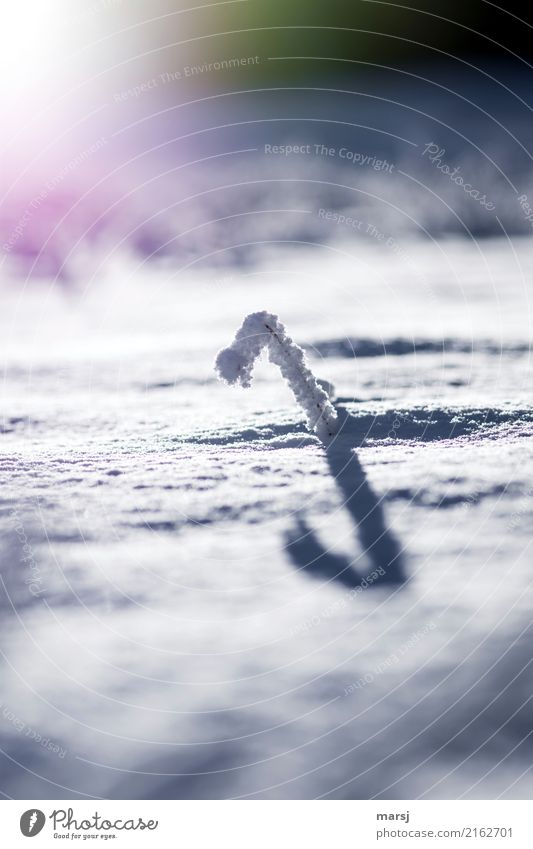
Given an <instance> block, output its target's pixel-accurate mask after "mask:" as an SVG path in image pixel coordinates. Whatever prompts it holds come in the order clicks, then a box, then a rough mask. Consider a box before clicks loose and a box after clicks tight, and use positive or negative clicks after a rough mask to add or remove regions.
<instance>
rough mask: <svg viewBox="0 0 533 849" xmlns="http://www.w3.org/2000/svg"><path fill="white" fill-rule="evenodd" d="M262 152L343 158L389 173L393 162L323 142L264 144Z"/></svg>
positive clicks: (361, 165)
mask: <svg viewBox="0 0 533 849" xmlns="http://www.w3.org/2000/svg"><path fill="white" fill-rule="evenodd" d="M264 152H265V154H266V155H267V156H284V157H289V156H318V157H321V158H326V159H335V158H337V159H343V160H346V161H347V162H350V163H351V165H358V166H360V167H361V168H372V169H373V170H374V171H385V172H387V173H389V174H391V173H392V171H393V169H394V164H393V163H391V162H389V161H388V160H387V159H380V158H379V157H377V156H374V155H371V154H367V153H361V152H360V151H357V150H350V148H348V147H330V146H329V145H325V144H265V146H264Z"/></svg>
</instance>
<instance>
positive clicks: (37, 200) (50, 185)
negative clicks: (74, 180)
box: [2, 136, 107, 253]
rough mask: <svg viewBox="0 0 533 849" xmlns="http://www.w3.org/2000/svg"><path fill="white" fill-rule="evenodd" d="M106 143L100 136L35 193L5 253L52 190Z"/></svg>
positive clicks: (22, 232)
mask: <svg viewBox="0 0 533 849" xmlns="http://www.w3.org/2000/svg"><path fill="white" fill-rule="evenodd" d="M106 144H107V139H106V138H104V137H103V136H102V137H100V138H99V139H97V140H96V141H95V142H94V144H92V145H91V146H90V147H88V148H86V149H85V150H82V151H81V153H78V154H77V156H74V157H73V158H72V159H71V160H70V161H69V162H67V164H66V165H65V166H64V167H63V168H62V169H61V170H60V171H58V172H57V174H54V176H53V177H51V178H50V179H49V180H47V181H46V183H45V184H44V186H43V188H42V189H41V191H40V192H39V194H37V195H35V196H34V197H33V198H32V200H31V201H30V202H29V204H28V205H27V207H26V209H25V210H24V212H23V213H22V215H21V216H20V218H19V220H18V221H17V224H16V225H15V227H14V228H13V229H12V231H11V233H10V234H9V236H8V238H7V240H6V241H5V242H4V244H3V245H2V249H3V250H4V251H5V253H10V252H11V250H12V249H13V248H14V247H15V245H16V244H17V242H18V241H19V240H20V239H21V237H22V236H23V235H24V231H25V229H26V227H27V226H28V224H29V223H30V221H31V219H32V218H33V216H34V215H35V213H36V212H37V210H38V209H39V208H40V207H41V206H42V204H43V203H44V201H45V200H46V199H47V198H48V197H49V195H51V194H52V192H54V191H55V189H57V187H58V186H59V185H61V183H62V182H63V181H64V180H65V179H66V178H67V177H68V176H69V174H72V172H73V171H75V170H76V169H77V168H79V166H80V165H82V164H83V163H84V162H86V160H87V159H89V158H90V157H91V156H93V154H95V153H96V152H97V151H99V150H101V149H102V148H103V147H105V145H106Z"/></svg>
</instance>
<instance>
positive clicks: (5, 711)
mask: <svg viewBox="0 0 533 849" xmlns="http://www.w3.org/2000/svg"><path fill="white" fill-rule="evenodd" d="M0 710H1V711H2V716H3V718H4V719H5V720H6V722H9V723H11V725H12V726H13V727H14V728H16V730H17V731H18V732H19V734H22V735H24V737H27V738H28V740H33V741H34V743H37V745H39V746H41V747H42V748H43V749H46V750H47V751H48V752H53V754H54V755H57V756H58V758H64V757H65V756H66V754H67V749H64V748H63V747H62V746H59V745H58V744H57V743H54V741H53V740H50V738H49V737H43V736H42V734H39V732H38V731H36V730H35V728H32V727H31V725H28V723H27V722H24V720H23V719H21V718H20V717H19V716H17V714H16V713H15V712H14V711H12V710H11V709H10V708H9V707H8V706H7V705H5V704H2V703H0Z"/></svg>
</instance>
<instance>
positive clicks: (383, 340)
mask: <svg viewBox="0 0 533 849" xmlns="http://www.w3.org/2000/svg"><path fill="white" fill-rule="evenodd" d="M407 247H408V252H409V255H410V256H411V257H416V262H417V267H418V269H419V271H420V274H421V275H422V276H423V279H424V280H425V281H427V285H426V286H422V285H421V283H420V281H419V279H418V278H417V279H414V278H413V275H412V273H411V271H410V269H408V268H406V267H405V266H404V265H403V263H402V261H401V259H399V258H398V257H397V256H395V255H391V254H390V253H387V252H386V251H384V250H383V249H381V248H380V247H379V246H378V245H376V246H373V245H368V246H366V247H365V246H363V245H360V246H358V249H357V251H355V250H353V251H352V250H351V248H350V246H349V245H348V244H346V245H342V246H338V247H337V248H335V249H334V250H333V249H331V248H330V247H318V246H315V247H313V246H308V247H307V248H301V249H300V250H299V251H298V253H297V255H295V253H294V248H293V246H292V245H291V246H290V251H289V250H288V249H287V252H284V250H283V248H281V249H280V250H279V251H278V252H275V253H273V254H271V255H269V256H264V257H263V259H262V262H261V264H260V265H258V266H255V267H252V268H248V269H241V270H238V269H235V270H234V272H233V273H232V277H231V279H226V280H224V281H223V282H222V283H221V282H220V280H219V279H218V278H215V277H213V276H212V275H211V274H209V273H208V272H207V271H202V272H200V271H198V272H197V273H196V274H193V273H192V272H190V273H187V274H181V275H179V276H178V277H176V276H175V274H174V269H173V268H170V267H169V268H168V269H166V268H165V267H164V266H161V267H159V268H158V267H154V266H152V267H151V268H150V269H147V268H143V267H141V268H139V269H135V268H132V267H131V266H129V265H124V267H122V268H119V269H116V270H115V272H114V274H113V275H112V277H110V278H108V279H106V280H103V281H100V282H96V281H94V282H93V283H92V285H87V288H86V291H85V292H84V293H81V292H80V293H79V294H77V295H76V294H68V293H66V292H65V291H63V290H61V289H58V288H55V287H52V286H46V285H45V284H43V286H41V287H38V286H35V287H33V288H32V287H27V288H26V289H25V291H24V292H21V291H20V290H19V289H17V288H16V287H14V286H13V285H12V283H11V281H8V280H5V281H3V282H2V293H1V294H2V304H3V310H2V314H1V316H0V322H1V328H0V330H1V335H2V341H3V364H4V375H3V382H2V388H1V404H2V411H3V416H2V419H1V420H0V424H1V425H2V428H1V432H0V481H1V484H2V490H1V496H0V532H1V536H0V546H1V552H0V554H1V563H2V573H1V579H2V583H1V585H0V590H1V595H0V598H1V605H2V632H3V633H2V648H3V654H4V658H5V664H4V671H3V678H2V696H1V702H2V704H1V705H0V717H1V722H0V738H1V740H0V745H1V748H2V751H3V753H4V754H3V755H2V756H1V757H2V772H3V776H4V778H3V790H4V792H5V793H6V794H8V795H9V796H13V797H15V798H21V799H23V798H24V799H27V798H45V799H46V798H58V799H60V798H65V797H66V796H67V797H69V798H94V797H112V798H137V797H139V798H145V797H156V798H181V797H185V798H212V797H223V798H229V797H231V798H236V797H244V798H309V797H326V798H344V797H348V798H358V797H360V798H369V797H377V798H387V799H391V798H392V799H394V798H398V799H404V798H413V797H419V796H420V797H422V798H457V797H464V798H495V797H498V796H502V797H510V798H530V797H531V794H532V792H533V786H532V776H531V770H530V763H531V757H530V744H529V741H530V739H531V738H530V737H528V735H530V734H531V732H532V730H533V724H532V719H531V710H530V694H531V685H532V681H531V663H530V659H531V625H530V622H531V605H532V595H531V554H530V550H529V548H530V541H531V532H532V530H533V509H532V503H533V502H532V500H531V486H532V485H531V480H532V476H533V457H532V453H531V444H532V443H531V439H532V436H533V406H532V404H531V398H532V390H533V377H532V371H531V359H530V353H529V347H530V339H531V316H530V306H529V304H530V299H531V280H532V279H533V278H532V274H531V272H532V271H533V250H532V247H531V244H530V241H529V240H527V239H515V240H514V241H513V243H512V245H510V244H509V243H508V242H507V241H506V240H505V241H504V240H498V239H494V240H486V241H484V242H479V243H476V244H469V243H468V242H466V241H465V240H460V239H456V240H454V239H449V240H447V241H445V242H441V243H431V244H426V243H422V242H418V241H413V242H412V243H409V244H408V245H407ZM487 269H489V271H487ZM324 280H328V281H329V283H328V288H327V297H325V294H324ZM265 292H268V305H269V309H271V310H272V311H274V312H275V313H276V314H278V315H279V316H281V317H282V318H283V321H284V322H286V326H287V327H288V328H290V332H291V334H292V335H293V336H294V338H295V339H296V340H297V341H298V343H299V345H301V346H302V348H303V349H304V350H305V352H306V357H307V358H308V362H309V364H310V367H311V368H312V371H313V373H314V374H316V375H317V378H320V379H324V380H327V381H329V382H331V383H334V384H335V387H336V391H337V397H336V400H335V402H334V407H335V410H336V413H337V415H338V417H339V428H338V433H337V435H336V437H335V438H334V439H333V440H332V442H331V445H329V446H326V445H324V443H323V442H322V441H321V440H320V439H319V438H318V437H317V435H316V434H315V433H311V432H310V431H309V428H308V426H307V419H306V416H305V415H304V414H302V412H301V410H300V409H299V407H298V406H297V405H295V404H294V399H293V397H292V393H291V391H290V389H289V387H288V385H287V383H286V382H285V381H284V380H280V374H279V371H278V368H277V367H274V366H273V365H272V363H268V362H258V361H256V363H255V367H254V386H253V391H249V392H242V393H238V394H235V395H233V394H232V390H231V389H230V388H228V386H226V385H224V384H222V383H221V382H220V381H218V380H217V378H216V376H215V374H214V372H213V368H212V364H213V358H214V356H215V353H216V351H217V350H219V349H221V348H223V346H225V345H227V344H228V340H230V339H231V338H232V335H233V333H234V331H235V328H237V327H239V325H240V324H241V322H242V319H243V316H245V315H247V314H249V313H254V312H257V310H259V309H262V307H263V305H264V303H265ZM354 354H355V355H354ZM227 373H228V374H230V375H231V374H233V375H234V374H235V371H233V373H232V372H230V371H228V372H227ZM30 586H32V588H33V589H32V590H30ZM37 735H40V737H41V739H42V740H44V739H48V740H49V741H50V743H51V744H52V745H53V746H57V747H60V751H65V752H66V754H65V755H64V757H59V756H57V755H55V754H54V752H52V751H51V750H47V749H45V748H44V747H43V746H42V745H40V744H39V742H38V741H37Z"/></svg>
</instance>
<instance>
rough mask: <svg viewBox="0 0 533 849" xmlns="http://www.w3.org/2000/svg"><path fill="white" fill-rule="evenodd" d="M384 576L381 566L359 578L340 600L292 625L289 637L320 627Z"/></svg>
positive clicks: (384, 572)
mask: <svg viewBox="0 0 533 849" xmlns="http://www.w3.org/2000/svg"><path fill="white" fill-rule="evenodd" d="M384 575H386V571H385V569H383V567H382V566H378V568H377V569H374V570H373V571H372V572H369V573H368V575H366V576H365V577H364V578H361V581H360V582H359V584H358V585H357V586H356V587H352V589H351V590H349V592H347V593H344V594H343V595H342V596H340V598H338V599H336V600H335V601H333V602H331V604H328V605H327V607H324V608H323V609H322V610H321V611H320V613H317V614H315V615H314V616H310V617H309V619H306V620H305V621H304V622H299V623H298V624H297V625H294V627H293V628H291V636H293V637H295V636H296V635H297V634H304V633H307V632H308V631H310V630H311V628H316V626H317V625H320V623H321V622H322V621H323V620H324V619H330V618H331V617H332V616H333V615H334V614H335V613H338V612H339V611H340V610H343V609H344V608H345V607H347V606H348V602H350V601H353V600H354V599H355V598H357V596H358V595H360V594H361V593H362V592H364V590H366V589H367V588H368V587H369V586H371V585H372V584H374V583H375V582H376V581H378V580H379V578H382V577H383V576H384Z"/></svg>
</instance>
